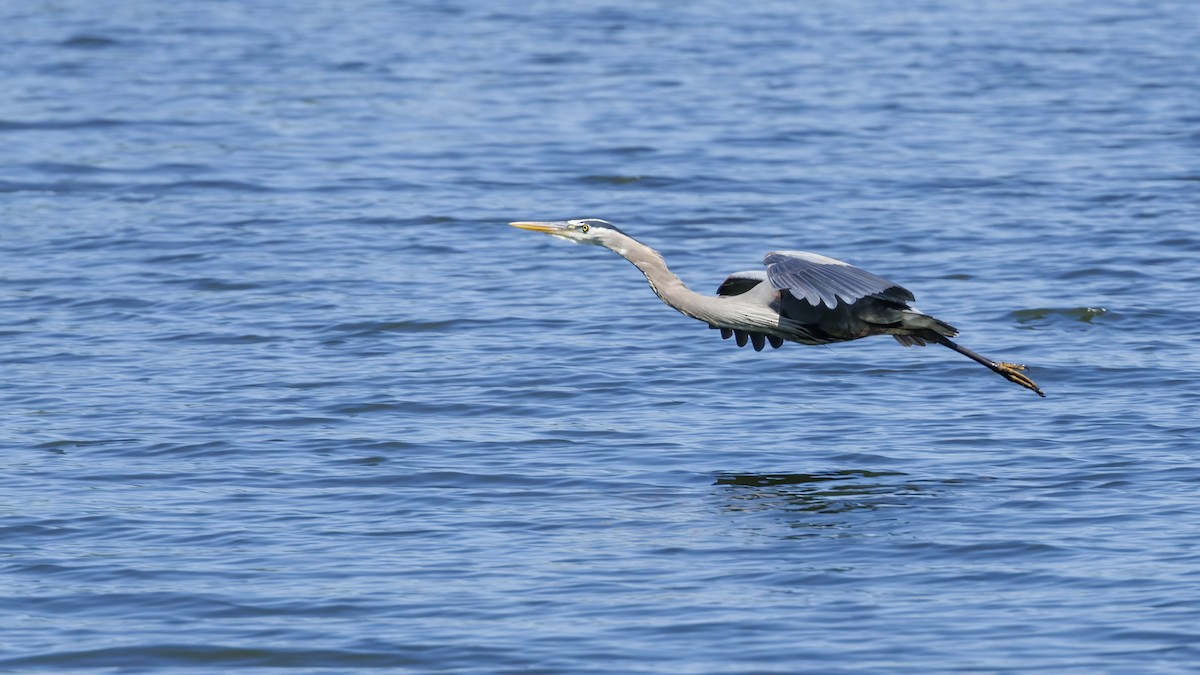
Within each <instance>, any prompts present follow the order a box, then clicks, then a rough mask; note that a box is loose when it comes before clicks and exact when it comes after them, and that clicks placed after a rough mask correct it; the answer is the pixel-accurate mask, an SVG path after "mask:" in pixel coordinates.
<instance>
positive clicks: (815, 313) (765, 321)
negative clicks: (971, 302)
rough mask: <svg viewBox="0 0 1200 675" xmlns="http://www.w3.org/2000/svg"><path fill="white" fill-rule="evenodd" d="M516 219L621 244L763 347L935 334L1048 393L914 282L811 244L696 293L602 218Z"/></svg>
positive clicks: (708, 315)
mask: <svg viewBox="0 0 1200 675" xmlns="http://www.w3.org/2000/svg"><path fill="white" fill-rule="evenodd" d="M509 225H512V226H513V227H519V228H521V229H523V230H532V231H534V232H545V233H546V234H550V235H554V236H555V237H558V238H559V239H565V240H567V241H572V242H575V243H578V244H594V245H596V246H603V247H604V248H607V249H609V250H610V251H614V252H616V253H617V255H620V256H621V257H623V258H625V259H626V260H628V261H629V262H631V263H633V264H634V266H635V267H637V268H638V269H639V270H641V271H642V274H644V275H646V281H648V282H650V289H651V290H653V291H654V293H655V295H657V296H658V297H659V298H660V299H661V300H662V301H663V302H665V303H667V304H668V305H670V306H672V307H674V308H675V309H677V310H679V311H680V312H681V313H683V314H684V315H685V316H690V317H692V318H693V319H697V320H699V321H703V322H704V323H706V324H708V326H709V327H710V328H715V329H719V330H720V331H721V337H723V338H725V339H729V338H730V337H733V338H735V339H736V340H737V344H738V346H739V347H744V346H746V343H747V342H749V343H750V344H752V345H753V346H754V349H755V350H759V351H761V350H762V348H763V347H764V346H765V345H766V344H768V343H769V344H770V345H771V346H772V347H775V348H778V347H781V346H783V343H784V342H799V343H800V344H805V345H822V344H829V343H831V342H846V341H848V340H857V339H859V338H864V337H867V336H869V335H891V336H892V337H893V338H895V339H896V341H897V342H899V343H900V344H902V345H904V346H906V347H911V346H912V345H925V344H928V343H930V342H934V343H937V344H940V345H942V346H943V347H948V348H950V349H953V350H954V351H956V352H958V353H959V354H962V355H963V356H966V357H967V358H969V359H971V360H973V361H975V362H977V363H979V364H982V365H983V366H984V367H986V368H988V369H989V370H991V371H992V372H994V373H997V374H999V375H1000V376H1001V377H1003V378H1004V379H1006V380H1008V381H1010V382H1015V383H1017V384H1019V385H1021V386H1022V387H1025V388H1026V389H1031V390H1033V391H1034V392H1036V393H1037V395H1038V396H1045V394H1043V393H1042V390H1041V389H1039V388H1038V386H1037V385H1036V384H1034V382H1033V380H1031V379H1029V378H1028V377H1026V376H1025V374H1024V373H1023V372H1021V371H1023V370H1025V366H1023V365H1020V364H1016V363H1002V362H999V361H993V360H991V359H989V358H987V357H984V356H981V355H979V354H977V353H975V352H973V351H971V350H970V349H967V348H966V347H963V346H962V345H960V344H958V343H957V342H954V341H953V340H951V339H950V338H952V337H954V336H955V335H957V334H958V330H957V329H955V328H954V327H953V326H951V325H949V324H947V323H945V322H943V321H941V320H938V319H935V318H933V317H932V316H929V315H928V314H923V313H921V312H920V311H918V310H917V308H916V307H914V306H912V305H910V304H909V303H910V302H912V301H913V300H914V297H913V294H912V293H911V292H909V290H908V289H906V288H904V287H903V286H900V285H899V284H896V283H893V282H891V281H888V280H887V279H884V278H883V277H880V276H876V275H874V274H871V273H870V272H867V271H865V270H861V269H859V268H857V267H854V266H853V265H850V264H848V263H844V262H842V261H840V260H834V259H833V258H827V257H825V256H823V255H818V254H816V253H806V252H804V251H772V252H770V253H768V254H767V255H766V257H765V258H763V263H764V264H765V265H766V266H767V269H766V270H765V271H763V270H754V271H749V272H734V273H733V274H730V275H729V278H727V279H725V281H724V282H722V283H721V285H720V287H718V288H717V294H716V295H715V296H709V295H702V294H700V293H697V292H695V291H693V290H691V289H690V288H688V287H687V286H685V285H684V283H683V282H682V281H680V279H679V277H677V276H675V274H674V273H673V272H671V270H669V269H667V263H666V262H665V261H664V260H663V257H662V255H661V254H660V253H659V252H658V251H655V250H654V249H652V248H650V247H649V246H647V245H645V244H643V243H642V242H640V241H638V240H637V239H634V238H633V237H631V236H629V235H627V234H625V233H624V232H622V231H621V230H619V229H617V228H616V227H614V226H613V225H612V224H611V223H608V222H607V221H603V220H600V219H598V218H584V219H581V220H566V221H555V222H526V221H522V222H516V223H509Z"/></svg>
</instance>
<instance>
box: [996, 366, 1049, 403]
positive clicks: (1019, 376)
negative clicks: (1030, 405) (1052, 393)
mask: <svg viewBox="0 0 1200 675" xmlns="http://www.w3.org/2000/svg"><path fill="white" fill-rule="evenodd" d="M1023 370H1025V366H1024V365H1022V364H1020V363H997V364H996V372H997V373H1000V375H1002V376H1003V377H1004V379H1006V380H1008V381H1009V382H1016V383H1017V384H1019V385H1021V386H1022V387H1025V388H1026V389H1032V390H1033V391H1034V393H1036V394H1037V395H1038V396H1041V397H1042V398H1045V397H1046V395H1045V394H1044V393H1042V390H1041V388H1040V387H1038V386H1037V383H1035V382H1034V381H1033V380H1031V379H1029V378H1028V377H1026V376H1025V374H1024V373H1023V372H1021V371H1023Z"/></svg>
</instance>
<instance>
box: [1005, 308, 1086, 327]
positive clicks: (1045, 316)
mask: <svg viewBox="0 0 1200 675" xmlns="http://www.w3.org/2000/svg"><path fill="white" fill-rule="evenodd" d="M1106 314H1108V310H1107V309H1105V308H1103V307H1039V308H1035V309H1018V310H1014V311H1012V312H1010V313H1009V317H1011V318H1012V319H1013V320H1014V321H1016V322H1017V323H1020V324H1031V325H1035V326H1043V325H1049V324H1053V323H1058V322H1067V323H1070V322H1080V323H1092V322H1094V321H1096V320H1097V319H1099V318H1101V317H1103V316H1105V315H1106Z"/></svg>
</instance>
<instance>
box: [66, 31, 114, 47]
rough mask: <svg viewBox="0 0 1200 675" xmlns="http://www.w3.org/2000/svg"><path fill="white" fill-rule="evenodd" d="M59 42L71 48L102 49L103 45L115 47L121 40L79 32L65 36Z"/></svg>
mask: <svg viewBox="0 0 1200 675" xmlns="http://www.w3.org/2000/svg"><path fill="white" fill-rule="evenodd" d="M60 44H62V46H64V47H70V48H72V49H104V48H105V47H115V46H117V45H119V44H121V42H120V41H119V40H116V39H114V38H110V37H105V36H103V35H91V34H81V35H75V36H72V37H70V38H67V39H66V40H63V41H62V42H61V43H60Z"/></svg>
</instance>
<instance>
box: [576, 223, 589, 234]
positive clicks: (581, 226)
mask: <svg viewBox="0 0 1200 675" xmlns="http://www.w3.org/2000/svg"><path fill="white" fill-rule="evenodd" d="M590 229H592V228H590V227H588V226H587V223H584V224H583V225H580V226H579V231H580V232H582V233H584V234H587V231H588V230H590Z"/></svg>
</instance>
